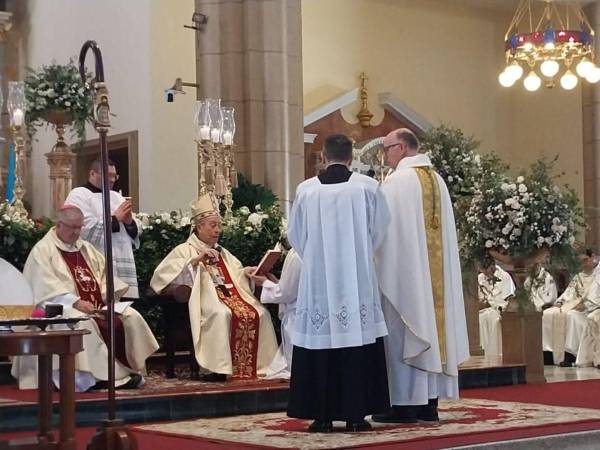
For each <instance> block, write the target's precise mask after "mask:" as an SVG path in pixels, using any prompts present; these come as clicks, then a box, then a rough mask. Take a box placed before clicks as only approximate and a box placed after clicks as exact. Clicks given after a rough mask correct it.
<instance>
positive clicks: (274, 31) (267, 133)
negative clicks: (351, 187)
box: [195, 0, 304, 209]
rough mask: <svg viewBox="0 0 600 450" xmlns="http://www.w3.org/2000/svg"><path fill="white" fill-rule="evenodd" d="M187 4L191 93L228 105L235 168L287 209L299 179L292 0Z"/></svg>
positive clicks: (297, 31) (298, 70)
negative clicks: (192, 36) (191, 24)
mask: <svg viewBox="0 0 600 450" xmlns="http://www.w3.org/2000/svg"><path fill="white" fill-rule="evenodd" d="M195 2H196V3H195V6H196V12H200V13H203V14H206V15H207V16H208V23H207V24H206V25H205V27H204V30H203V31H197V32H196V79H197V83H198V85H199V88H198V98H205V97H216V98H221V99H222V103H223V104H224V105H226V106H233V107H234V108H235V120H236V128H237V131H236V136H235V141H236V155H235V158H236V161H235V162H236V167H237V169H238V171H239V172H241V173H243V174H244V175H245V176H246V177H248V178H249V179H250V180H251V181H252V182H253V183H260V184H264V185H266V186H268V187H270V188H271V189H272V190H273V191H274V192H275V194H276V195H277V196H278V197H279V199H280V200H282V202H284V206H285V207H286V209H287V207H288V206H289V201H291V200H292V199H293V195H294V190H295V187H296V185H297V184H298V183H299V182H300V181H302V180H303V179H304V151H303V149H304V147H303V128H302V126H303V123H302V27H301V14H300V0H195ZM234 206H235V205H234Z"/></svg>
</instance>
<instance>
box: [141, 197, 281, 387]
mask: <svg viewBox="0 0 600 450" xmlns="http://www.w3.org/2000/svg"><path fill="white" fill-rule="evenodd" d="M192 220H193V225H192V233H191V234H190V237H189V238H188V240H187V241H186V242H184V243H183V244H180V245H178V246H177V247H175V248H174V249H173V250H172V251H171V252H170V253H169V254H168V255H167V256H166V257H165V259H164V260H163V261H162V262H161V263H160V264H159V265H158V267H157V268H156V270H155V271H154V275H153V276H152V280H151V282H150V286H151V287H152V289H153V290H154V291H155V292H156V293H172V294H173V295H174V296H175V298H178V299H180V300H181V299H186V298H187V296H188V294H189V305H188V309H189V314H190V325H191V329H192V339H193V342H194V351H195V354H196V360H197V361H198V364H199V365H200V366H201V367H203V368H204V369H207V370H209V371H210V372H211V373H209V374H207V375H205V376H204V381H215V382H218V381H225V380H226V379H227V376H230V377H231V378H232V379H253V378H257V377H258V376H263V375H265V372H266V368H267V367H268V366H269V364H270V363H271V361H272V360H273V358H274V357H275V354H276V352H277V340H276V338H275V331H274V329H273V323H272V322H271V316H270V314H269V311H268V310H267V309H266V308H265V307H264V306H263V305H262V304H261V303H260V302H259V301H258V300H257V299H256V298H255V297H254V296H253V295H252V293H251V292H252V291H251V286H250V282H249V279H248V276H247V275H246V271H244V267H243V266H242V263H241V262H240V261H239V260H238V259H237V258H236V257H235V256H233V255H232V254H231V253H229V252H228V251H227V250H226V249H224V248H223V247H221V246H219V245H218V244H217V242H218V240H219V237H220V235H221V218H220V216H219V207H218V203H217V201H216V199H215V198H214V196H213V195H211V194H205V195H203V196H202V197H200V198H199V199H198V200H197V201H196V202H194V203H193V204H192Z"/></svg>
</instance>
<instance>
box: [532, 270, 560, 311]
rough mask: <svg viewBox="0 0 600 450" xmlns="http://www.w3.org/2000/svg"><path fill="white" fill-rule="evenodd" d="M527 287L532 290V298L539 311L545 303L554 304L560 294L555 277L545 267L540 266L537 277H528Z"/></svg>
mask: <svg viewBox="0 0 600 450" xmlns="http://www.w3.org/2000/svg"><path fill="white" fill-rule="evenodd" d="M525 289H527V290H531V292H530V299H531V301H532V302H533V304H534V305H535V309H537V310H538V311H541V310H542V308H543V307H544V306H545V305H553V304H554V302H555V301H556V297H557V296H558V293H557V289H556V282H555V281H554V277H553V276H552V275H551V274H550V272H548V271H547V270H546V269H544V268H543V267H540V270H539V271H538V273H537V275H536V276H535V277H531V275H530V276H528V277H527V279H526V280H525Z"/></svg>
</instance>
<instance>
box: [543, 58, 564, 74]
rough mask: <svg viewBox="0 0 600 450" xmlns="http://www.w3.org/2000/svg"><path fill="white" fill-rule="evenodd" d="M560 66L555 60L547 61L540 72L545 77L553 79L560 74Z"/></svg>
mask: <svg viewBox="0 0 600 450" xmlns="http://www.w3.org/2000/svg"><path fill="white" fill-rule="evenodd" d="M559 69H560V65H559V64H558V62H556V61H555V60H553V59H547V60H546V61H544V62H543V63H542V64H541V65H540V71H541V72H542V74H543V75H544V76H545V77H548V78H552V77H553V76H554V75H556V74H557V73H558V71H559Z"/></svg>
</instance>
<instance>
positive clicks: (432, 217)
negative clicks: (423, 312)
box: [415, 167, 446, 364]
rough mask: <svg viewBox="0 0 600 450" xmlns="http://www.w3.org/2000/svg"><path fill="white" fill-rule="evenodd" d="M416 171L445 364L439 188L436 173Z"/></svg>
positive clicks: (424, 169) (427, 169)
mask: <svg viewBox="0 0 600 450" xmlns="http://www.w3.org/2000/svg"><path fill="white" fill-rule="evenodd" d="M415 171H416V172H417V175H418V176H419V181H420V182H421V191H422V192H423V213H424V216H425V233H426V238H427V253H428V259H429V272H430V274H431V289H432V291H433V304H434V308H435V324H436V328H437V335H438V343H439V346H440V357H441V360H442V364H444V363H445V362H446V321H445V314H444V254H443V247H442V227H441V224H442V207H441V202H440V187H439V185H438V183H437V180H436V178H435V172H434V171H433V170H432V169H430V168H427V167H416V168H415Z"/></svg>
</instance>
